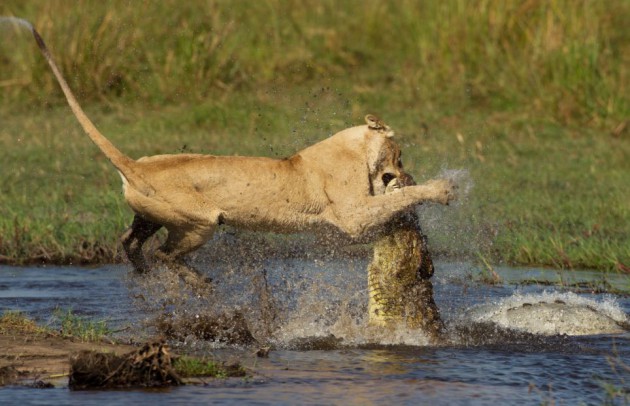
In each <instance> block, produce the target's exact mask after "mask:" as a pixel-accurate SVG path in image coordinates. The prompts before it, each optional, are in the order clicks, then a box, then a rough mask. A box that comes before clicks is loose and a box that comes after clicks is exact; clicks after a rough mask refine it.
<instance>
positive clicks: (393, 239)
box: [368, 176, 443, 339]
mask: <svg viewBox="0 0 630 406" xmlns="http://www.w3.org/2000/svg"><path fill="white" fill-rule="evenodd" d="M413 184H415V182H414V181H413V178H411V176H408V177H407V178H402V179H400V180H399V179H396V180H392V181H391V182H390V185H388V187H387V191H386V193H389V192H391V191H392V190H394V189H395V188H398V187H401V186H409V185H413ZM433 272H434V268H433V261H432V260H431V256H430V254H429V250H428V247H427V238H426V236H425V235H424V234H423V233H422V230H421V228H420V224H419V221H418V216H417V215H416V213H415V211H414V210H413V209H411V210H408V211H406V212H404V213H401V214H400V215H398V216H397V217H395V218H394V219H393V221H392V222H391V223H389V225H388V226H387V228H386V229H385V231H384V233H383V235H382V236H381V237H380V239H378V240H377V241H376V243H375V244H374V256H373V259H372V262H371V263H370V264H369V266H368V290H369V324H370V325H372V326H382V327H390V328H395V327H396V326H400V325H401V323H404V325H405V326H406V327H407V328H411V329H422V330H424V331H425V332H426V333H427V334H428V335H429V336H430V337H431V338H433V339H436V338H437V337H438V336H439V335H440V333H441V331H442V328H443V323H442V321H441V319H440V313H439V310H438V307H437V305H436V304H435V300H434V299H433V284H432V283H431V281H430V278H431V276H433Z"/></svg>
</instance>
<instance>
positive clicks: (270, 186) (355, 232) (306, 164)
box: [20, 20, 454, 272]
mask: <svg viewBox="0 0 630 406" xmlns="http://www.w3.org/2000/svg"><path fill="white" fill-rule="evenodd" d="M20 23H21V24H22V25H26V24H27V25H28V26H29V28H30V29H31V31H32V33H33V35H34V37H35V40H36V41H37V44H38V45H39V48H40V49H41V51H42V53H43V54H44V57H45V58H46V60H47V61H48V64H49V65H50V67H51V69H52V71H53V73H54V75H55V77H56V78H57V81H58V82H59V85H60V86H61V89H62V90H63V92H64V94H65V96H66V99H67V101H68V104H69V105H70V107H71V109H72V111H73V112H74V114H75V116H76V117H77V119H78V121H79V123H80V124H81V126H82V127H83V129H84V130H85V132H86V133H87V135H88V136H89V137H90V138H91V139H92V141H93V142H94V143H95V144H96V145H97V146H98V147H99V148H100V150H101V151H102V152H103V154H105V156H106V157H107V158H108V159H109V160H110V161H111V163H112V164H113V165H114V167H115V168H116V169H117V170H118V172H119V173H120V176H121V178H122V182H123V191H124V196H125V199H126V201H127V203H128V204H129V206H130V207H131V209H132V210H133V211H134V212H135V217H134V219H133V223H132V225H131V227H130V228H129V230H127V231H126V232H125V234H124V235H123V236H122V245H123V247H124V250H125V252H126V254H127V256H128V258H129V260H130V261H131V263H132V264H133V267H134V268H135V270H136V271H138V272H145V271H147V270H148V269H149V267H148V265H147V262H146V260H145V257H144V255H143V252H142V245H143V244H144V243H145V241H146V240H147V239H148V238H149V237H151V236H152V235H153V234H154V233H155V232H156V231H158V230H159V229H160V228H161V227H165V228H166V229H167V230H168V237H167V239H166V242H165V243H164V244H163V245H162V246H161V247H160V248H159V249H158V251H157V253H156V256H158V257H159V258H161V259H162V260H165V261H167V262H175V261H177V260H180V259H181V258H182V256H184V255H185V254H187V253H189V252H191V251H193V250H195V249H197V248H199V247H200V246H202V245H203V244H204V243H205V242H206V241H207V240H208V239H209V238H210V237H211V236H212V234H213V232H214V231H215V230H216V228H217V226H218V225H220V224H229V225H232V226H236V227H241V228H246V229H250V230H265V231H274V232H298V231H304V230H312V229H324V230H330V231H339V232H341V233H343V234H346V235H348V236H350V237H351V238H353V239H357V238H361V237H365V236H367V235H369V234H370V233H371V232H372V231H375V230H377V229H378V228H379V227H381V226H382V225H383V224H385V223H386V222H388V221H389V220H390V219H391V218H392V217H393V216H394V215H395V214H397V213H399V212H401V211H403V210H405V209H407V208H409V207H410V206H412V205H416V204H419V203H422V202H427V201H432V202H438V203H442V204H448V202H449V201H450V200H452V199H453V198H454V193H453V190H454V185H453V184H451V182H449V181H447V180H431V181H429V182H427V183H425V184H422V185H416V186H409V187H406V188H404V189H399V190H396V191H394V192H393V193H388V194H384V192H385V187H386V186H387V184H388V183H389V182H390V181H391V180H392V179H395V178H398V177H400V176H402V175H404V171H403V166H402V163H401V159H400V148H399V147H398V145H396V143H395V142H394V141H393V140H392V136H393V132H392V131H391V130H390V128H389V127H388V126H387V125H385V124H384V123H383V122H382V121H380V120H379V119H378V118H376V117H374V116H371V115H368V116H367V117H366V125H362V126H358V127H352V128H349V129H346V130H343V131H341V132H339V133H337V134H335V135H333V136H332V137H329V138H327V139H326V140H324V141H321V142H319V143H317V144H315V145H313V146H311V147H308V148H306V149H304V150H302V151H300V152H298V153H296V154H295V155H293V156H292V157H290V158H286V159H270V158H255V157H238V156H229V157H228V156H210V155H199V154H178V155H157V156H152V157H144V158H140V159H138V160H133V159H131V158H129V157H128V156H126V155H124V154H123V153H122V152H121V151H119V150H118V149H117V148H116V147H115V146H114V145H113V144H112V143H111V142H110V141H109V140H107V138H105V137H104V136H103V135H102V134H101V133H100V132H99V131H98V130H97V129H96V127H95V126H94V124H93V123H92V122H91V121H90V119H89V118H88V117H87V116H86V115H85V113H84V112H83V110H82V109H81V107H80V106H79V103H78V102H77V100H76V98H75V96H74V95H73V93H72V91H71V90H70V88H69V86H68V84H67V83H66V81H65V79H64V78H63V76H62V75H61V72H60V71H59V68H58V67H57V65H56V64H55V62H54V61H53V58H52V56H51V54H50V52H49V51H48V48H47V47H46V45H45V44H44V41H43V40H42V38H41V36H40V35H39V33H38V32H37V31H36V30H35V29H34V28H33V27H32V25H30V23H28V22H26V21H24V20H20Z"/></svg>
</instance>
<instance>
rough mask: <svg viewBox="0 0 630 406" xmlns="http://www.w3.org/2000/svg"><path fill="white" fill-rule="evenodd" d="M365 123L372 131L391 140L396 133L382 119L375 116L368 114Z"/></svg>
mask: <svg viewBox="0 0 630 406" xmlns="http://www.w3.org/2000/svg"><path fill="white" fill-rule="evenodd" d="M365 122H366V124H367V125H368V128H369V129H370V130H375V131H378V132H380V133H382V134H383V135H384V136H385V137H387V138H391V137H393V136H394V132H393V131H392V129H391V128H389V126H388V125H387V124H385V123H384V122H383V120H381V119H380V118H378V117H376V116H375V115H374V114H368V115H367V116H365Z"/></svg>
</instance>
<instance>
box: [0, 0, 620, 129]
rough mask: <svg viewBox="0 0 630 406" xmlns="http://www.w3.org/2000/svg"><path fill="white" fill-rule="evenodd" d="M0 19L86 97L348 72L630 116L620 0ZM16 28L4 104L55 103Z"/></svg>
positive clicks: (458, 104) (208, 6)
mask: <svg viewBox="0 0 630 406" xmlns="http://www.w3.org/2000/svg"><path fill="white" fill-rule="evenodd" d="M0 14H2V15H17V16H22V17H25V18H27V19H29V20H31V21H32V22H33V23H34V24H35V26H36V27H37V28H38V30H39V31H40V32H41V33H42V35H43V37H44V38H45V39H46V40H47V41H48V43H49V45H50V47H51V48H52V49H53V53H54V54H55V56H56V58H57V59H58V61H59V64H60V66H61V68H62V70H63V71H64V72H66V74H67V76H68V78H69V80H70V84H71V86H72V87H73V88H74V89H77V91H78V92H79V94H80V97H81V99H82V100H104V101H108V102H113V101H115V100H116V99H117V98H119V97H124V98H126V99H132V100H138V101H141V102H143V103H153V104H162V103H164V102H177V101H182V100H186V101H191V100H195V99H196V100H201V99H206V98H209V97H210V98H217V97H222V95H224V94H225V93H226V92H228V93H229V92H230V90H233V89H237V88H246V89H256V88H258V87H260V86H268V85H269V84H270V83H273V84H275V85H293V84H295V83H300V82H305V81H313V82H318V81H320V82H323V81H326V80H330V79H331V78H348V79H351V80H354V81H356V83H355V84H356V86H357V87H358V88H362V89H363V90H364V91H375V92H396V94H397V97H398V98H400V99H403V100H404V101H405V102H406V103H407V104H409V103H415V104H419V103H420V104H435V105H436V106H437V107H439V108H441V109H446V108H449V109H451V110H456V109H459V108H462V107H467V106H472V107H484V106H485V107H491V108H492V109H496V110H508V111H514V112H517V113H519V114H532V115H534V114H535V115H536V116H538V117H543V118H547V119H553V120H555V121H558V122H561V123H571V124H588V125H595V126H604V127H606V128H612V127H613V126H615V125H617V124H619V122H620V121H622V120H625V119H627V117H628V115H629V112H630V105H629V102H628V94H630V88H629V86H628V79H629V78H628V70H629V68H628V67H629V66H630V56H629V55H630V34H629V33H628V30H627V29H626V24H627V21H628V19H630V3H628V2H627V1H624V0H611V1H606V2H601V1H571V0H549V1H537V0H529V1H516V0H508V1H499V0H481V1H475V2H471V1H466V0H449V1H444V2H438V1H426V2H420V1H410V0H407V1H399V2H384V1H378V0H368V1H358V0H349V1H343V2H338V1H333V0H322V1H320V0H311V1H308V0H307V1H300V2H297V1H287V0H264V1H256V2H246V1H223V0H208V1H189V2H179V1H174V0H173V1H168V0H166V1H160V2H149V3H142V4H138V3H135V2H128V1H122V0H120V1H118V0H109V1H79V2H66V1H62V0H51V1H46V2H37V1H21V0H20V1H18V0H7V1H4V2H2V4H0ZM19 30H20V29H18V28H13V29H10V28H8V27H2V35H3V38H4V40H3V41H0V55H2V58H0V67H1V69H0V86H2V87H3V91H2V93H1V94H2V96H1V97H2V104H4V105H7V104H11V105H15V104H16V103H17V104H21V103H28V104H30V103H33V101H38V102H40V103H42V102H43V103H49V102H57V101H59V99H60V98H61V95H60V92H59V90H58V88H57V85H56V83H54V79H53V77H52V76H51V75H50V74H49V72H48V67H47V66H46V65H45V62H44V61H43V59H42V58H41V57H40V56H39V55H38V54H37V51H36V49H35V48H36V47H35V46H34V44H33V42H32V41H31V40H30V39H28V38H22V36H24V35H20V34H19V33H17V32H12V31H19ZM26 37H28V35H26ZM52 95H55V96H52Z"/></svg>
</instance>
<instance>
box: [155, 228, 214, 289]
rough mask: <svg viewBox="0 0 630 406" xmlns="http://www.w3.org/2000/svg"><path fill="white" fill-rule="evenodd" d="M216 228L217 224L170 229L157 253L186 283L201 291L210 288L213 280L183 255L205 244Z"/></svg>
mask: <svg viewBox="0 0 630 406" xmlns="http://www.w3.org/2000/svg"><path fill="white" fill-rule="evenodd" d="M215 228H216V226H203V227H201V226H199V227H193V228H188V229H185V230H182V229H177V228H173V229H169V230H168V238H167V239H166V242H165V243H164V244H163V245H162V246H161V247H160V248H158V250H157V252H156V253H155V256H156V257H157V258H158V259H160V260H162V261H164V262H165V263H166V265H167V266H168V267H169V268H171V269H172V270H174V271H176V272H177V273H178V274H179V276H180V277H181V278H182V279H183V280H184V281H185V282H186V283H188V284H189V285H190V286H191V287H193V288H194V289H195V290H196V291H197V292H199V293H202V291H203V290H204V289H205V290H206V291H207V289H208V288H210V282H211V280H210V279H209V278H206V277H204V276H203V275H202V274H201V272H199V271H197V270H196V269H194V268H193V267H191V266H189V265H187V264H186V263H185V262H184V260H183V256H184V255H186V254H188V253H189V252H192V251H194V250H196V249H198V248H200V247H201V246H202V245H203V244H205V243H206V241H208V240H209V239H210V238H211V237H212V234H213V233H214V230H215Z"/></svg>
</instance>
